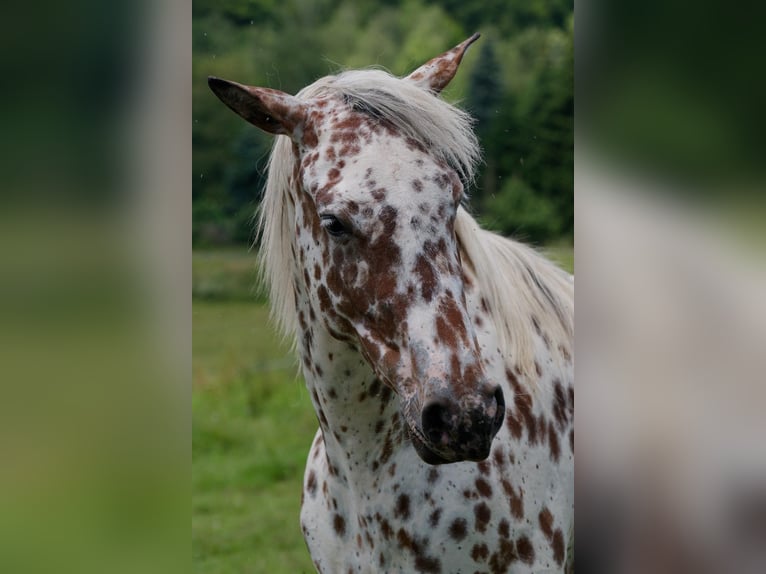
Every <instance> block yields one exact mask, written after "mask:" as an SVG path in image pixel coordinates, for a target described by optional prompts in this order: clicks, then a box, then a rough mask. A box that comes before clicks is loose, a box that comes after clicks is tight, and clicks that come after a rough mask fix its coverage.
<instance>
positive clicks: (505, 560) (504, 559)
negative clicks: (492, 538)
mask: <svg viewBox="0 0 766 574" xmlns="http://www.w3.org/2000/svg"><path fill="white" fill-rule="evenodd" d="M517 559H518V556H517V555H516V547H515V546H514V545H513V542H512V541H511V540H505V539H501V540H500V547H499V548H498V549H497V552H495V553H493V554H492V556H490V558H489V569H490V571H491V572H492V574H505V573H506V572H507V571H508V567H509V566H510V565H511V563H512V562H514V561H515V560H517Z"/></svg>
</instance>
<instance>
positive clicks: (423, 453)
mask: <svg viewBox="0 0 766 574" xmlns="http://www.w3.org/2000/svg"><path fill="white" fill-rule="evenodd" d="M407 431H408V434H409V436H410V440H411V441H412V446H413V448H414V449H415V452H417V453H418V456H419V457H420V458H421V459H422V460H423V462H425V463H426V464H434V465H436V464H449V463H451V462H457V460H454V459H448V458H445V457H444V456H442V455H441V454H439V453H438V452H436V451H435V450H433V449H432V448H431V447H430V446H429V445H428V443H427V442H426V441H425V439H423V438H422V436H421V435H420V433H419V432H418V430H416V429H415V428H414V427H413V425H410V424H408V425H407Z"/></svg>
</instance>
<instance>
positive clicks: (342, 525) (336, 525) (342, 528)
mask: <svg viewBox="0 0 766 574" xmlns="http://www.w3.org/2000/svg"><path fill="white" fill-rule="evenodd" d="M332 527H333V529H334V530H335V533H336V534H337V535H338V536H344V535H345V534H346V519H345V518H343V517H342V516H341V515H340V514H336V515H335V516H334V517H333V520H332Z"/></svg>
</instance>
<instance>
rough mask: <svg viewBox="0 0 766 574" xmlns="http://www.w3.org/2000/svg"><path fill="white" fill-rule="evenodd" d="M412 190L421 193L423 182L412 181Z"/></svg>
mask: <svg viewBox="0 0 766 574" xmlns="http://www.w3.org/2000/svg"><path fill="white" fill-rule="evenodd" d="M412 188H413V189H414V190H415V191H416V192H421V191H423V182H422V181H420V180H419V179H415V180H413V181H412Z"/></svg>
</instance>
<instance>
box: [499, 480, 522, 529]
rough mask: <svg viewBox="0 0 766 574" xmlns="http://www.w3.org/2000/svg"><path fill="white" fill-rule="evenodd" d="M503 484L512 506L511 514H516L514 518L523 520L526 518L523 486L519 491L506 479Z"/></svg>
mask: <svg viewBox="0 0 766 574" xmlns="http://www.w3.org/2000/svg"><path fill="white" fill-rule="evenodd" d="M502 484H503V490H504V491H505V494H506V495H507V496H508V503H509V506H510V508H511V514H512V515H513V516H514V518H517V519H518V520H521V519H522V518H524V494H523V493H522V491H521V488H519V490H518V493H517V492H516V490H515V489H514V488H513V486H512V485H511V483H510V482H508V481H507V480H506V479H503V481H502Z"/></svg>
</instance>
